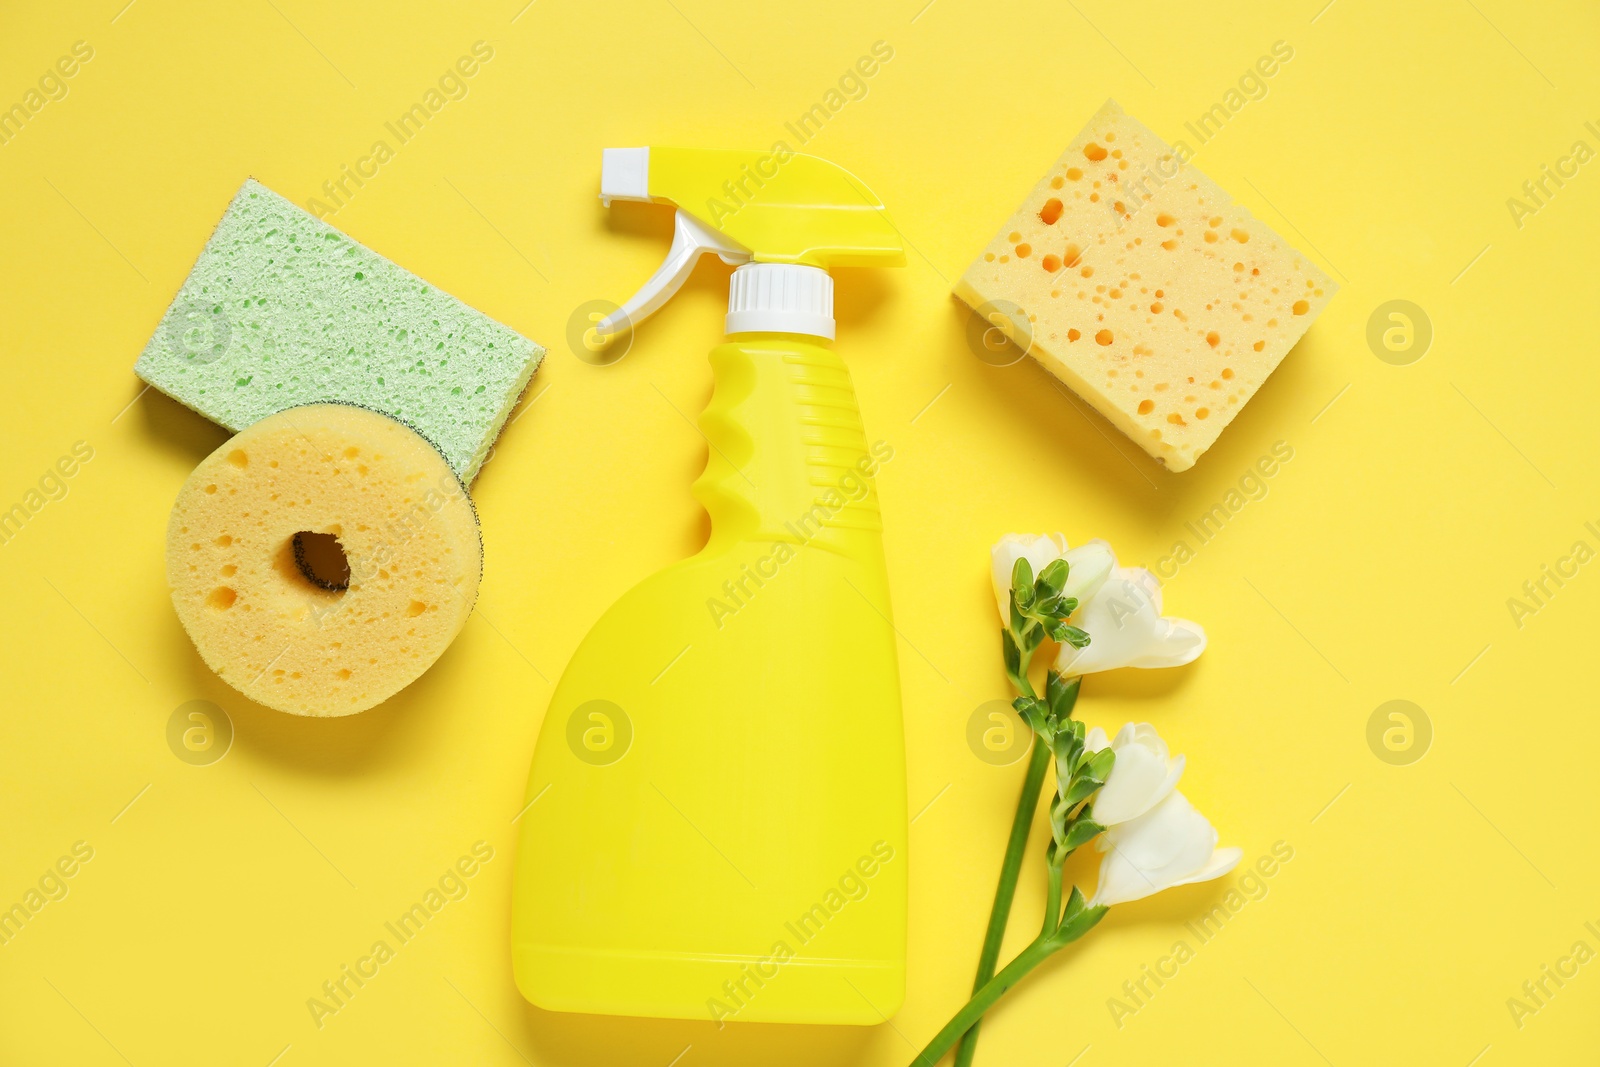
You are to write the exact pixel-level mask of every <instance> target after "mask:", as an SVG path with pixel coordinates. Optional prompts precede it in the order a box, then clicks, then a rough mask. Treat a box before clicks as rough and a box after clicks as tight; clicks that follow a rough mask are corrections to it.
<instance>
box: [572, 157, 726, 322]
mask: <svg viewBox="0 0 1600 1067" xmlns="http://www.w3.org/2000/svg"><path fill="white" fill-rule="evenodd" d="M608 151H609V150H608ZM707 252H715V253H716V254H717V257H718V258H719V259H721V260H722V262H724V263H726V264H728V265H729V266H736V265H738V264H740V263H748V262H750V250H749V249H747V248H743V247H741V246H740V245H737V244H735V243H734V242H732V241H730V240H729V239H728V238H727V237H726V236H724V235H723V234H721V233H718V232H717V231H716V230H713V229H710V228H709V227H707V226H705V225H703V224H701V223H700V222H699V220H697V219H696V218H695V217H694V216H693V215H690V214H687V213H685V212H683V211H681V210H680V211H677V212H674V218H673V226H672V248H671V249H670V250H669V251H668V252H667V258H666V262H664V263H662V264H661V266H659V267H657V268H656V272H655V273H654V274H652V275H650V280H649V281H647V282H645V283H644V285H642V286H640V287H639V291H638V292H637V293H634V294H633V295H632V296H630V297H629V298H628V301H627V303H625V304H623V305H622V306H621V307H620V308H618V309H617V310H615V311H613V312H612V313H611V314H609V315H607V316H606V317H605V318H603V319H601V320H600V321H599V322H598V323H596V324H595V333H596V334H598V335H599V338H600V340H601V341H606V340H609V339H610V338H611V337H613V336H615V335H616V334H619V333H622V332H624V331H627V330H631V329H632V328H633V327H634V326H635V325H637V324H638V323H639V322H640V321H641V320H643V319H646V318H648V317H649V316H651V315H653V314H655V312H656V311H658V310H659V309H660V308H661V305H663V304H665V303H666V302H667V301H668V300H670V299H672V295H673V294H674V293H676V292H677V291H678V290H679V288H681V287H682V285H683V283H684V282H686V281H687V280H688V279H689V274H690V273H691V272H692V271H693V270H694V265H695V264H696V263H698V262H699V261H700V257H701V256H703V255H705V254H706V253H707Z"/></svg>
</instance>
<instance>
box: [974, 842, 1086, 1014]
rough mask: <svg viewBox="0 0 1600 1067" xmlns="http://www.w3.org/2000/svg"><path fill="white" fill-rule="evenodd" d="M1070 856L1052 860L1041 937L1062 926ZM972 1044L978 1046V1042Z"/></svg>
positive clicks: (1052, 858)
mask: <svg viewBox="0 0 1600 1067" xmlns="http://www.w3.org/2000/svg"><path fill="white" fill-rule="evenodd" d="M1069 855H1071V853H1068V852H1064V853H1062V854H1061V855H1060V856H1052V857H1051V858H1050V880H1049V881H1048V882H1047V883H1046V886H1045V901H1044V929H1042V930H1040V931H1039V936H1040V937H1049V936H1050V935H1051V934H1052V933H1054V932H1055V929H1056V927H1058V926H1060V925H1061V868H1062V866H1063V865H1064V864H1065V863H1066V862H1067V856H1069ZM972 1044H974V1045H976V1044H977V1042H976V1041H974V1042H972Z"/></svg>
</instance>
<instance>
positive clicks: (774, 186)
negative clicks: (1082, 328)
mask: <svg viewBox="0 0 1600 1067" xmlns="http://www.w3.org/2000/svg"><path fill="white" fill-rule="evenodd" d="M601 198H602V200H604V201H605V202H607V203H610V201H612V200H636V201H646V202H652V203H664V204H670V205H672V206H674V207H675V208H676V209H677V216H676V227H675V235H674V239H673V244H672V249H671V251H670V253H669V254H668V257H667V261H666V262H665V263H664V264H663V265H662V266H661V268H660V269H659V270H658V271H657V272H656V273H655V275H654V276H653V277H652V278H651V279H650V280H649V281H648V282H647V283H646V284H645V286H644V287H643V288H642V289H641V290H640V291H639V292H638V293H637V294H635V296H634V297H633V298H631V299H630V300H629V301H628V303H627V304H625V305H623V306H622V308H621V309H619V310H618V311H617V312H615V313H613V314H612V315H611V316H609V317H608V318H606V319H605V320H603V321H602V322H601V323H600V324H599V325H598V327H597V329H598V330H599V331H600V332H601V334H602V336H606V335H610V334H613V333H616V332H620V331H621V330H624V329H631V328H632V327H633V326H634V325H636V324H637V323H638V322H639V320H641V319H642V318H644V317H645V316H646V315H648V314H650V313H651V312H653V311H655V310H656V309H657V308H659V307H660V306H661V305H662V304H664V303H665V302H666V301H667V299H669V298H670V297H671V296H672V294H673V293H674V292H675V291H676V290H677V289H678V287H679V286H680V285H681V284H682V283H683V281H684V279H686V278H687V277H688V275H689V273H690V271H691V270H692V269H693V267H694V264H695V263H696V262H697V261H698V259H699V257H700V256H701V255H704V254H707V253H710V254H715V255H718V256H720V257H721V258H722V259H723V260H724V261H725V262H727V263H730V264H737V265H738V266H737V268H736V269H735V270H734V272H733V275H732V279H731V282H730V288H729V297H728V318H727V334H728V336H727V338H726V339H725V340H724V342H723V343H722V344H720V345H718V346H717V347H716V348H714V349H712V351H711V366H712V369H713V372H714V375H715V382H716V385H715V391H714V394H713V396H712V399H711V403H710V405H709V406H708V407H707V409H706V410H705V412H704V413H703V414H702V415H701V417H700V428H701V430H702V431H703V432H704V434H705V436H706V439H707V441H708V442H709V443H710V448H709V451H708V455H707V460H706V470H705V473H704V474H703V475H702V476H701V477H700V479H699V480H698V481H697V482H695V485H694V494H695V496H696V498H697V499H698V500H699V501H700V502H701V503H702V504H703V505H704V506H705V509H706V511H707V512H708V513H709V514H710V518H711V535H710V538H709V540H708V542H707V544H706V546H705V548H704V549H702V550H701V551H700V552H699V553H698V554H697V555H695V556H692V557H690V558H689V559H686V560H684V561H682V562H681V563H678V564H676V565H674V566H672V567H669V568H667V569H666V570H664V571H661V572H660V573H658V574H655V575H653V576H652V577H649V578H647V579H645V580H644V581H643V582H641V583H640V584H639V585H637V586H635V587H634V588H633V589H632V590H631V591H629V592H628V593H627V594H626V595H624V596H623V597H622V598H621V599H620V600H618V601H617V602H616V604H614V605H612V607H611V608H610V609H609V610H608V611H606V612H605V614H603V615H602V616H601V617H600V618H599V620H598V621H597V622H596V623H595V624H594V627H593V629H591V630H590V632H589V634H588V636H587V637H586V638H585V639H584V640H583V642H582V643H581V644H580V645H579V646H578V649H577V651H576V652H575V653H574V654H573V657H572V661H571V662H570V663H569V664H568V665H567V669H566V672H565V674H563V675H562V677H561V681H560V683H559V684H558V685H557V686H556V690H555V694H554V696H553V697H552V698H551V700H550V707H549V710H548V712H547V713H546V716H545V720H544V726H543V729H542V731H541V733H540V736H539V742H538V746H537V749H536V750H535V753H534V760H533V769H532V771H531V773H530V775H529V779H528V791H527V795H526V797H525V803H526V804H527V805H528V806H527V807H525V808H524V809H523V814H522V815H521V816H520V819H519V824H520V834H521V838H520V842H519V849H518V856H517V868H516V887H515V895H514V902H513V908H514V913H513V920H512V929H513V942H514V943H513V958H514V962H515V970H516V980H517V985H518V987H519V988H520V989H521V991H522V993H523V995H524V996H526V997H527V998H528V999H529V1000H530V1001H532V1002H533V1003H535V1004H537V1005H539V1006H540V1007H543V1008H547V1009H550V1010H555V1011H576V1012H595V1013H603V1014H617V1015H646V1016H659V1017H675V1018H711V1019H716V1020H719V1021H722V1020H729V1021H735V1020H736V1021H741V1022H742V1021H752V1022H791V1023H793V1022H804V1023H860V1024H872V1023H878V1022H881V1021H883V1019H884V1018H885V1017H887V1016H888V1015H890V1014H892V1013H893V1012H894V1011H895V1010H896V1009H898V1008H899V1006H900V1002H901V1000H902V997H903V995H904V985H905V937H906V806H905V804H906V797H905V754H904V736H903V731H902V723H901V715H900V684H899V675H898V668H897V664H896V657H895V631H894V628H893V626H892V625H891V623H890V612H889V596H888V587H887V583H886V578H885V571H884V560H883V544H882V534H881V525H880V520H879V514H878V503H877V494H876V491H875V489H874V487H873V475H874V473H875V472H876V470H877V468H878V467H879V466H880V465H881V464H882V463H883V462H885V461H886V460H887V459H889V458H891V457H892V455H893V450H892V449H891V448H889V447H888V446H887V445H886V444H885V443H883V442H881V441H880V442H872V441H869V439H868V437H867V435H866V434H865V433H864V431H863V429H862V425H861V418H860V415H859V413H858V411H857V408H856V399H855V393H854V391H853V389H852V387H851V384H850V375H849V373H848V372H847V371H846V369H845V366H844V363H843V362H842V361H841V360H840V359H839V357H838V356H837V355H835V354H834V352H833V351H832V350H831V349H830V347H829V342H830V341H831V340H832V338H833V334H834V321H833V279H832V277H831V276H830V275H829V274H828V270H829V268H832V267H836V266H900V265H903V264H904V262H905V252H904V249H903V247H902V245H901V241H900V237H899V234H898V232H897V231H896V230H895V228H894V227H893V225H891V224H890V222H889V220H888V217H887V215H886V214H885V212H884V208H883V205H882V204H881V203H880V202H879V201H878V200H877V198H876V197H875V196H873V194H872V193H871V192H869V191H868V190H867V189H866V188H865V187H864V186H863V185H862V184H861V183H860V182H859V181H857V180H856V179H855V178H854V177H853V176H852V175H851V174H849V173H848V172H847V171H845V170H843V169H841V168H839V167H837V166H834V165H833V164H831V163H828V162H827V161H825V160H822V159H818V158H816V157H814V156H806V155H799V154H796V153H792V152H789V151H787V150H786V149H783V148H782V146H779V148H778V150H775V151H774V152H772V153H767V154H762V153H754V152H727V151H705V150H696V149H679V148H626V149H607V150H606V152H605V157H604V163H603V168H602V177H601Z"/></svg>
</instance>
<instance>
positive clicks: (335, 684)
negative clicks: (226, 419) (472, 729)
mask: <svg viewBox="0 0 1600 1067" xmlns="http://www.w3.org/2000/svg"><path fill="white" fill-rule="evenodd" d="M299 533H314V534H332V535H333V536H334V537H336V538H338V542H339V546H340V547H341V548H343V550H344V554H345V557H346V559H347V560H348V562H349V584H348V588H346V589H344V590H342V591H340V590H335V589H327V588H323V587H321V586H319V585H318V584H317V583H316V582H315V581H313V580H312V579H311V578H309V577H307V575H306V574H305V573H304V572H303V571H302V569H301V566H300V563H299V562H298V561H297V560H296V555H295V547H294V539H295V535H296V534H299ZM482 563H483V549H482V542H481V541H480V540H479V534H478V521H477V515H476V513H475V512H474V511H473V507H472V503H471V501H470V499H469V498H468V496H467V493H466V489H465V487H464V486H463V485H462V483H461V481H460V480H459V479H458V478H457V476H456V474H455V472H454V471H452V470H451V469H450V467H449V465H448V464H447V463H446V462H445V461H444V458H443V457H442V456H441V455H440V454H439V452H438V451H437V450H436V449H435V448H434V447H433V446H432V445H431V444H429V443H428V442H427V441H425V440H424V439H423V438H422V437H420V436H419V435H418V434H416V433H415V432H413V431H412V430H411V429H408V428H407V427H406V426H404V425H402V424H401V423H399V422H397V421H395V420H394V419H391V418H389V417H387V416H385V415H381V414H379V413H377V412H373V411H367V410H365V409H363V408H358V407H352V406H348V405H342V404H316V405H310V406H307V407H299V408H291V409H289V410H287V411H282V412H278V413H277V414H274V415H269V416H267V417H266V418H264V419H262V420H261V421H259V422H256V423H254V424H253V425H251V426H250V427H249V428H247V429H245V430H243V431H242V432H240V433H239V434H237V435H235V436H234V437H233V438H232V439H231V440H229V441H228V442H227V443H225V444H224V445H223V446H222V447H221V448H219V449H217V450H216V451H215V452H213V453H212V454H211V455H210V456H208V457H206V459H205V460H203V461H202V462H201V463H200V465H199V466H198V467H196V468H195V469H194V472H193V473H192V474H190V476H189V479H188V481H186V482H185V483H184V485H183V488H182V489H181V490H179V492H178V500H177V503H176V504H175V505H174V506H173V509H172V517H171V520H170V522H169V523H168V526H167V581H168V584H169V585H170V587H171V589H172V602H173V604H174V606H176V608H177V611H178V618H179V619H180V620H181V621H182V623H183V627H184V629H185V630H186V631H188V633H189V636H190V638H192V639H193V641H194V644H195V648H196V649H198V650H199V652H200V655H201V657H202V658H203V659H204V660H205V662H206V665H207V666H209V667H210V668H211V669H212V670H213V671H215V672H216V673H217V674H218V675H219V676H220V677H221V678H222V679H223V680H224V681H226V682H228V683H229V684H230V685H232V686H233V687H234V688H235V689H238V690H239V691H240V692H241V693H243V694H244V695H245V696H247V697H249V698H250V699H252V700H255V701H257V702H258V703H261V704H265V705H266V706H268V707H271V708H276V709H277V710H279V711H286V712H291V713H293V714H296V715H318V716H329V715H349V714H352V713H354V712H358V711H364V710H366V709H367V708H370V707H372V706H373V705H374V704H377V703H379V702H381V701H383V700H386V699H388V698H389V697H390V696H392V695H393V694H395V693H397V692H399V691H400V690H401V689H402V688H404V687H405V686H407V685H409V684H410V683H411V682H412V681H414V680H415V679H416V678H417V677H418V676H420V675H421V674H422V672H423V671H425V670H427V669H428V667H430V666H431V665H432V664H433V662H434V661H435V660H437V659H438V658H439V656H440V654H442V653H443V652H444V650H445V648H446V647H448V646H449V644H450V642H451V640H453V639H454V637H455V635H456V634H457V632H459V631H460V629H461V627H462V626H463V625H464V624H465V622H466V619H467V616H468V615H469V614H470V613H471V611H472V606H473V603H474V602H475V600H476V598H477V589H478V580H479V576H480V572H481V569H482Z"/></svg>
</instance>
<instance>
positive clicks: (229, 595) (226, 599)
mask: <svg viewBox="0 0 1600 1067" xmlns="http://www.w3.org/2000/svg"><path fill="white" fill-rule="evenodd" d="M238 599H239V594H238V593H236V592H234V591H233V590H232V589H229V588H228V587H227V586H225V585H219V586H217V587H216V588H215V589H213V590H211V592H209V593H207V594H206V603H207V604H209V605H211V606H212V607H213V608H216V609H217V610H218V611H227V610H228V609H229V608H231V607H233V602H234V601H235V600H238Z"/></svg>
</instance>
